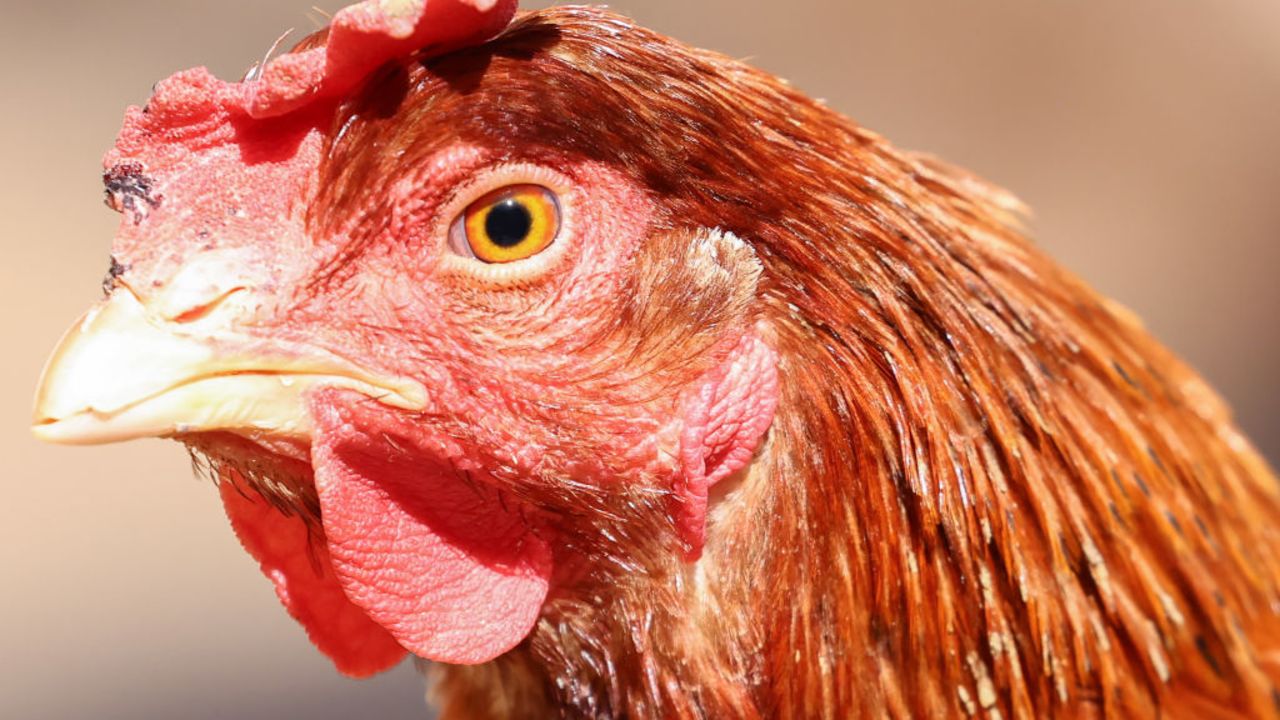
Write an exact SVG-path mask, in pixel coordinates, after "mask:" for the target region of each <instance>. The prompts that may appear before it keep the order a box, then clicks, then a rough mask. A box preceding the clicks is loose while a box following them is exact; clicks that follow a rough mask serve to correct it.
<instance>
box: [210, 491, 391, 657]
mask: <svg viewBox="0 0 1280 720" xmlns="http://www.w3.org/2000/svg"><path fill="white" fill-rule="evenodd" d="M219 490H220V492H221V494H222V503H223V506H224V507H225V508H226V511H227V517H228V518H229V519H230V520H231V526H232V528H234V529H235V532H236V536H237V537H239V538H240V542H241V544H243V545H244V548H245V550H248V551H249V554H250V555H252V556H253V557H254V558H255V559H256V560H257V561H258V563H259V564H260V565H261V566H262V572H263V573H264V574H265V575H266V576H267V578H268V579H270V580H271V582H272V583H273V584H274V585H275V588H276V596H277V597H279V598H280V602H281V603H282V604H283V605H284V607H285V609H286V610H288V611H289V614H290V615H292V616H293V618H294V619H295V620H297V621H298V622H299V623H301V624H302V626H303V627H304V628H305V629H306V631H307V635H308V636H309V637H310V638H311V642H313V643H314V644H315V646H316V647H317V648H319V649H320V651H321V652H323V653H324V654H325V655H328V656H329V657H330V658H331V659H332V660H333V663H334V665H335V666H337V668H338V671H339V672H342V673H343V674H345V675H350V676H352V677H367V676H369V675H373V674H376V673H379V672H382V671H384V670H388V669H390V668H391V667H393V666H395V665H396V663H398V662H400V660H401V659H402V658H404V656H405V650H404V648H402V647H400V644H399V643H397V642H396V640H395V638H393V637H391V635H390V633H388V632H387V631H386V630H384V629H382V627H380V626H379V625H378V624H377V623H375V622H373V621H372V620H370V619H369V616H368V615H367V614H365V612H364V611H363V610H361V609H360V608H359V607H356V606H355V605H354V604H352V602H351V601H350V600H348V599H347V596H346V594H344V593H343V591H342V587H341V586H340V585H339V584H338V581H337V579H336V578H335V577H334V575H333V568H332V566H331V565H330V562H329V551H328V549H327V548H326V547H325V546H324V543H322V542H312V538H311V535H310V533H309V532H308V530H307V526H306V523H304V522H303V521H302V520H301V519H299V518H297V517H290V516H286V515H284V514H282V513H281V512H280V511H279V510H276V509H275V508H274V507H272V506H271V505H270V504H269V503H267V501H265V500H263V499H262V498H261V497H259V496H258V494H257V493H256V492H255V491H253V490H251V489H248V488H246V487H244V484H243V482H241V481H239V479H238V478H235V477H230V478H225V479H224V481H223V482H222V484H221V486H220V488H219Z"/></svg>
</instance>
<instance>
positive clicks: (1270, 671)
mask: <svg viewBox="0 0 1280 720" xmlns="http://www.w3.org/2000/svg"><path fill="white" fill-rule="evenodd" d="M338 127H341V128H342V132H341V133H340V136H341V137H340V139H338V140H335V141H334V143H333V144H332V147H331V148H330V149H329V155H328V156H329V161H328V163H327V165H326V167H325V168H324V169H323V175H324V183H323V186H322V187H323V190H322V191H321V195H320V200H319V202H318V203H317V205H316V206H315V210H314V211H313V214H312V219H311V223H312V226H313V228H315V229H316V230H317V232H325V231H326V229H328V230H333V229H334V227H335V226H336V224H338V223H346V222H348V221H349V220H350V218H349V217H348V216H347V215H345V214H344V209H345V208H351V207H375V206H376V202H375V201H374V200H373V199H374V198H376V197H377V194H378V193H379V192H383V191H384V190H385V186H384V183H383V182H382V180H381V178H384V177H393V176H395V173H396V170H395V166H396V165H397V164H400V165H412V163H413V162H414V160H415V159H420V158H426V157H428V156H429V155H430V154H431V153H432V152H435V151H437V150H438V149H440V148H442V147H445V146H447V145H449V144H451V143H456V142H466V143H474V144H480V145H483V146H485V147H488V148H492V149H497V150H498V151H500V153H502V154H505V155H507V156H509V157H510V158H512V159H524V160H529V159H532V160H536V161H546V162H549V163H555V162H556V160H557V159H559V158H564V157H581V158H588V159H591V160H598V161H604V162H607V163H610V164H612V165H614V166H616V167H618V168H620V169H622V170H623V171H624V172H625V173H627V174H628V175H629V176H630V177H631V178H632V179H634V180H635V181H636V182H637V183H638V184H640V185H642V186H643V187H646V188H647V189H648V190H649V192H650V193H651V194H652V196H653V197H654V198H655V199H656V201H657V203H658V205H659V206H660V207H661V208H662V209H663V212H664V215H663V217H662V218H661V220H660V222H659V223H657V224H656V225H655V227H654V228H653V239H652V241H651V245H652V246H653V247H651V248H648V249H647V250H646V252H642V253H641V255H640V256H639V257H638V258H637V260H636V262H639V263H644V262H653V261H654V259H655V258H656V257H659V256H658V255H655V254H654V253H657V252H659V250H658V249H657V248H661V252H664V253H665V252H679V249H674V250H673V249H672V248H670V247H669V246H668V245H666V244H663V240H662V238H670V237H680V236H681V233H687V232H690V231H696V230H698V229H701V228H721V229H724V230H727V231H730V232H732V233H734V234H736V235H737V236H738V237H741V238H743V239H745V240H746V241H747V242H748V243H749V244H750V245H751V247H752V248H753V249H754V252H755V254H756V255H757V256H758V258H759V261H760V263H761V264H762V265H763V274H762V276H761V278H760V280H759V287H758V290H757V292H756V303H755V305H754V306H753V307H752V308H751V309H750V310H749V314H750V315H752V316H753V317H759V318H761V319H763V320H764V321H765V322H766V323H767V325H768V327H769V328H770V331H771V332H772V334H773V337H772V338H771V340H772V341H773V342H774V343H775V344H776V347H777V349H778V350H779V351H780V353H781V357H782V360H781V366H780V372H781V376H782V393H783V397H782V400H781V404H780V407H779V411H778V415H777V418H776V420H775V423H774V425H773V429H772V431H771V434H770V436H769V438H768V440H767V443H766V445H765V446H764V447H763V448H762V450H761V451H760V453H759V456H758V458H757V460H756V462H755V464H754V465H753V467H752V468H751V469H750V471H749V472H747V473H744V475H743V477H742V478H741V480H740V485H738V486H737V488H736V489H735V490H733V491H732V492H731V493H729V494H727V496H726V497H724V498H722V499H721V501H720V504H719V506H718V507H717V509H716V510H715V512H714V513H713V516H712V523H711V525H710V530H709V543H708V546H707V554H706V556H705V557H704V559H703V560H702V561H701V562H700V565H699V567H698V569H696V570H695V569H694V568H693V567H692V566H688V565H686V564H684V563H683V562H682V559H681V558H680V557H679V556H677V555H676V554H674V553H672V552H671V546H670V543H669V535H670V528H669V527H667V526H666V525H664V524H663V523H664V522H665V521H663V520H660V519H655V518H661V517H662V513H661V510H662V508H663V507H664V506H661V505H653V506H646V505H643V504H640V505H636V504H635V503H634V502H632V503H631V504H628V505H627V506H625V507H620V506H619V507H614V506H609V505H608V502H609V501H608V499H601V500H599V502H600V503H601V506H600V508H599V509H600V510H601V511H602V512H605V511H607V513H608V514H605V515H593V514H591V513H587V512H584V513H583V518H584V520H583V521H582V524H583V527H582V528H579V530H578V536H577V537H576V539H575V537H574V535H573V533H569V536H570V539H569V541H570V542H578V543H580V544H581V547H583V548H584V549H589V550H591V551H594V552H595V553H596V554H597V555H599V556H604V557H605V559H602V560H600V562H599V563H598V567H595V568H594V569H592V570H591V571H590V572H587V573H586V574H585V575H583V576H582V577H579V578H576V579H575V581H574V582H572V583H567V584H565V585H564V586H562V587H561V588H560V589H559V590H558V591H556V593H555V594H553V596H552V597H551V598H550V600H549V601H548V604H547V606H546V609H545V611H544V616H543V619H542V620H541V622H540V623H539V625H538V626H537V628H536V629H535V631H534V633H533V635H532V636H531V637H530V638H529V639H528V640H527V641H526V642H525V643H524V644H523V645H521V646H520V647H519V648H517V650H515V651H514V652H512V653H510V654H508V655H506V656H504V657H502V658H499V659H498V660H496V661H494V662H493V663H490V664H488V665H485V666H481V667H475V668H444V669H441V670H440V671H439V683H438V685H437V688H436V692H437V694H438V695H439V697H440V699H441V701H442V704H443V708H444V717H446V718H483V717H495V718H499V717H530V718H535V717H536V718H541V717H548V716H555V715H557V714H559V715H562V716H565V717H612V718H659V717H660V718H676V717H679V718H686V717H687V718H697V717H707V718H739V717H741V718H751V717H777V718H817V717H823V718H845V717H851V716H858V717H862V716H865V717H886V716H887V717H898V718H906V717H962V716H970V715H983V714H985V715H986V716H988V717H997V716H998V717H1017V718H1038V717H1079V716H1086V717H1088V716H1103V715H1105V716H1109V717H1154V716H1156V715H1160V716H1163V717H1188V718H1191V717H1196V718H1199V717H1262V716H1273V715H1276V714H1277V708H1278V707H1280V693H1277V691H1276V689H1275V687H1274V685H1273V683H1274V682H1275V681H1276V680H1277V679H1280V666H1278V665H1277V662H1278V661H1277V658H1278V657H1280V656H1278V655H1277V653H1278V652H1280V625H1278V622H1277V620H1278V615H1277V610H1278V609H1280V597H1278V595H1277V591H1278V588H1277V580H1278V579H1280V557H1278V556H1277V550H1278V549H1280V542H1278V541H1277V536H1276V533H1277V529H1276V528H1277V522H1278V521H1280V502H1278V498H1277V486H1276V478H1275V477H1274V476H1273V474H1272V473H1271V471H1270V470H1269V469H1268V468H1267V466H1266V465H1265V463H1264V461H1263V460H1262V459H1261V458H1260V457H1259V455H1258V454H1257V453H1256V452H1255V451H1254V449H1253V448H1252V447H1251V445H1250V444H1249V443H1248V441H1247V440H1246V439H1245V438H1244V437H1243V436H1242V435H1241V434H1240V432H1239V431H1238V430H1237V429H1236V427H1235V426H1234V424H1233V423H1232V421H1231V418H1230V415H1229V412H1228V410H1227V409H1226V408H1225V407H1224V405H1223V404H1222V402H1221V401H1220V400H1219V399H1218V397H1217V396H1216V395H1215V394H1214V393H1213V391H1212V390H1211V389H1209V388H1208V387H1207V386H1206V385H1205V384H1204V383H1203V381H1202V380H1200V378H1199V377H1198V376H1197V375H1196V374H1195V373H1194V372H1193V371H1191V370H1190V369H1188V368H1187V367H1186V366H1185V365H1183V364H1182V363H1181V362H1179V361H1178V360H1177V359H1176V358H1174V357H1173V356H1172V355H1171V354H1170V353H1169V352H1168V351H1167V350H1166V349H1165V348H1163V347H1162V346H1161V345H1159V344H1158V343H1157V342H1156V341H1154V340H1153V339H1152V338H1151V337H1150V336H1149V335H1148V334H1147V333H1146V332H1145V331H1144V330H1143V329H1142V327H1141V326H1140V325H1139V324H1138V323H1137V321H1136V320H1135V319H1134V318H1133V317H1132V316H1131V315H1130V314H1129V313H1128V312H1126V311H1125V310H1124V309H1122V308H1119V307H1118V306H1116V305H1115V304H1114V303H1111V302H1109V301H1108V300H1106V299H1104V298H1102V297H1100V296H1099V295H1098V294H1097V293H1095V292H1094V291H1093V290H1091V289H1090V288H1088V287H1087V286H1086V285H1084V284H1083V283H1082V282H1081V281H1079V280H1078V279H1077V278H1075V277H1074V276H1072V275H1071V274H1069V273H1068V272H1066V271H1065V270H1063V269H1062V268H1060V267H1059V266H1058V265H1056V264H1055V263H1054V262H1053V261H1051V260H1050V259H1048V258H1047V257H1046V256H1045V255H1044V254H1043V253H1042V252H1040V251H1039V250H1038V249H1036V248H1035V247H1034V246H1033V245H1032V244H1031V243H1030V242H1029V241H1028V240H1027V239H1026V238H1025V236H1024V235H1023V232H1022V229H1021V227H1020V225H1019V213H1020V208H1019V206H1018V204H1017V203H1016V201H1014V200H1012V199H1011V198H1009V197H1008V196H1007V195H1005V194H1003V193H1002V192H1000V191H998V190H994V189H992V188H990V187H988V186H986V185H984V184H983V183H982V182H981V181H979V180H977V179H975V178H973V177H972V176H969V175H967V174H965V173H962V172H960V171H958V170H954V169H951V168H949V167H947V166H945V165H943V164H941V163H939V162H937V161H935V160H932V159H929V158H925V157H921V156H916V155H911V154H907V153H903V152H901V151H898V150H896V149H894V148H893V147H891V146H890V145H889V144H888V143H887V142H885V141H884V140H883V139H881V138H880V137H878V136H876V135H874V134H873V133H870V132H868V131H866V130H864V129H862V128H860V127H858V126H857V125H855V124H853V123H852V122H851V121H849V120H848V119H846V118H844V117H841V116H840V115H837V114H836V113H833V112H831V111H830V110H828V109H826V108H824V107H823V106H821V105H820V104H818V103H816V102H814V101H812V100H810V99H809V98H807V97H805V96H803V95H802V94H800V93H798V92H796V91H794V90H792V89H790V88H789V87H788V86H786V85H785V84H784V83H782V82H780V81H779V80H777V79H776V78H773V77H771V76H769V75H767V74H765V73H762V72H760V71H757V70H754V69H752V68H750V67H748V66H746V65H743V64H741V63H738V62H735V61H732V60H729V59H727V58H724V57H721V56H719V55H715V54H711V53H707V52H703V51H698V50H692V49H690V48H687V47H685V46H683V45H679V44H677V43H675V42H673V41H671V40H669V39H667V38H664V37H662V36H659V35H656V34H654V33H651V32H648V31H646V30H643V29H641V28H638V27H636V26H634V25H633V24H631V23H630V22H629V21H626V20H624V19H621V18H619V17H617V16H614V15H611V14H608V13H606V12H603V11H597V10H587V9H574V8H562V9H556V10H549V11H544V12H538V13H530V14H526V15H524V16H522V17H520V18H519V19H518V20H517V21H516V22H515V24H514V25H513V26H512V27H511V28H509V29H508V30H507V31H506V32H505V33H504V34H503V35H502V36H501V37H499V38H498V39H496V40H494V41H492V42H490V43H488V44H486V45H484V46H481V47H478V48H474V49H470V50H465V51H461V52H457V53H453V54H451V55H449V56H446V57H443V58H437V59H433V60H430V61H428V62H427V63H426V64H425V65H421V64H414V65H411V66H408V67H399V66H397V67H395V68H392V69H388V70H386V71H385V72H383V73H381V74H380V75H379V76H378V77H377V78H375V79H374V80H372V81H371V82H370V84H369V85H368V86H367V87H366V88H365V89H364V90H363V91H362V94H361V95H360V96H359V97H357V98H354V99H352V100H351V101H350V102H349V103H347V105H346V107H345V108H344V109H343V111H342V113H341V116H340V117H339V118H338V121H337V122H336V124H335V128H338ZM337 135H339V133H335V136H337ZM387 148H395V149H396V152H387V151H386V149H387ZM375 149H377V150H378V151H376V152H375V151H373V150H375ZM353 234H354V235H356V236H357V237H358V235H359V232H358V231H357V232H355V233H353ZM352 251H353V252H356V251H358V246H357V247H356V248H354V249H353V250H352ZM681 282H683V281H677V282H671V283H667V284H666V285H665V286H664V287H663V288H662V289H661V290H660V291H654V292H650V293H647V294H646V293H638V295H637V300H636V303H639V304H642V305H643V304H645V303H648V304H650V305H649V307H647V308H646V307H638V308H637V309H636V312H635V316H636V317H640V316H646V310H649V311H652V310H653V308H659V309H661V312H660V313H654V312H649V313H648V315H649V316H656V315H660V316H661V317H663V318H665V319H666V320H665V321H666V322H668V323H670V327H668V328H665V329H664V328H654V329H653V332H655V333H659V334H661V333H664V332H670V333H672V335H671V337H672V338H675V340H673V341H672V352H671V355H670V357H669V360H667V362H671V363H675V362H680V361H683V360H685V359H687V358H688V357H690V356H691V355H693V354H694V353H690V352H679V351H680V350H688V349H689V348H690V347H692V346H691V345H690V343H693V344H695V345H696V343H697V342H700V341H702V340H705V338H699V337H696V333H695V334H693V335H694V336H688V335H689V334H688V333H686V335H685V336H681V335H680V333H679V332H678V331H677V330H672V328H680V327H685V326H687V324H688V323H691V322H692V320H693V319H694V318H697V317H702V316H700V315H699V313H703V314H704V316H705V313H706V312H707V307H706V306H699V304H698V302H696V300H697V296H696V294H695V293H692V292H691V290H690V288H691V287H693V285H692V283H695V282H696V279H690V280H689V281H688V282H689V283H691V284H689V285H681ZM691 300H692V301H691ZM707 302H711V301H710V300H708V301H707ZM714 309H715V308H712V310H714ZM735 312H739V313H740V312H747V311H741V310H738V311H735ZM704 319H705V318H704ZM724 320H725V321H726V322H730V321H732V322H737V321H739V320H743V318H736V319H735V317H726V318H725V319H724ZM682 324H683V325H682ZM663 337H666V335H663ZM545 492H547V493H552V492H554V490H553V489H546V490H545ZM526 499H527V500H529V501H530V502H532V503H534V504H538V505H545V506H552V505H555V501H556V500H562V499H563V498H552V497H551V496H550V495H548V496H546V497H542V498H539V497H530V498H526ZM602 517H604V518H608V522H607V523H606V524H608V525H609V526H610V528H611V530H613V531H614V532H613V534H610V535H608V537H607V538H606V536H605V535H604V534H602V533H601V532H600V528H599V527H597V526H598V525H599V524H601V522H602V521H601V518H602ZM618 538H622V539H623V540H618ZM608 556H612V557H613V558H614V559H613V560H612V561H610V560H608Z"/></svg>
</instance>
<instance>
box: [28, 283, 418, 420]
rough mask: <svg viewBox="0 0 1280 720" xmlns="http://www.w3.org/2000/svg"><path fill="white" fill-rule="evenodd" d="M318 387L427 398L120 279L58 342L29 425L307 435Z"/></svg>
mask: <svg viewBox="0 0 1280 720" xmlns="http://www.w3.org/2000/svg"><path fill="white" fill-rule="evenodd" d="M316 387H336V388H345V389H350V390H355V391H358V392H360V393H363V394H365V395H368V396H370V397H372V398H375V399H377V400H379V401H380V402H382V403H385V404H387V405H390V406H393V407H397V408H403V409H407V410H420V409H422V408H423V407H425V405H426V401H427V393H426V389H425V388H424V387H423V386H422V385H421V384H420V383H418V382H416V381H414V380H410V379H406V378H399V377H388V376H385V375H380V374H377V373H374V372H371V371H369V370H367V369H364V368H361V367H360V366H358V365H356V364H355V363H352V362H350V361H348V360H345V359H343V358H341V357H338V356H337V355H334V354H333V353H330V352H328V351H324V350H321V349H318V348H314V347H310V346H300V345H297V344H290V343H283V342H275V341H263V340H259V339H254V338H250V337H247V336H244V335H240V334H236V333H233V332H231V331H228V330H227V329H225V327H223V326H222V325H221V324H220V323H214V324H209V323H203V322H191V323H184V322H179V321H175V320H170V319H166V318H165V317H163V315H162V314H160V313H156V312H150V311H149V310H148V308H147V307H146V306H144V305H143V303H142V302H141V301H140V300H139V299H138V298H137V296H135V295H134V294H133V293H132V292H129V291H128V289H127V288H124V287H121V288H119V289H118V290H117V291H116V292H115V293H113V294H112V296H111V297H110V298H109V299H108V300H106V301H105V302H103V303H102V304H100V305H98V306H97V307H95V308H94V309H93V310H91V311H89V312H88V313H87V314H86V315H85V316H84V317H83V318H81V319H80V321H79V322H78V323H76V324H75V326H73V327H72V328H71V329H70V330H69V331H68V332H67V333H66V335H65V336H64V337H63V338H62V341H61V342H60V343H59V344H58V347H57V349H55V350H54V352H53V357H52V358H50V360H49V363H48V365H47V366H46V367H45V370H44V375H43V377H42V378H41V380H40V387H39V389H38V390H37V391H36V404H35V418H34V421H33V422H34V427H33V428H32V429H33V432H34V433H35V435H36V437H38V438H40V439H41V440H46V441H49V442H57V443H66V444H85V445H87V444H97V443H108V442H117V441H120V440H129V439H133V438H141V437H163V436H173V435H182V434H187V433H194V432H208V431H215V430H218V431H230V432H238V433H241V434H246V435H250V436H262V435H266V436H272V437H281V438H292V439H300V440H304V439H306V438H308V437H309V436H310V423H309V420H308V415H307V413H306V407H305V402H304V396H305V394H306V393H307V391H308V390H311V389H313V388H316Z"/></svg>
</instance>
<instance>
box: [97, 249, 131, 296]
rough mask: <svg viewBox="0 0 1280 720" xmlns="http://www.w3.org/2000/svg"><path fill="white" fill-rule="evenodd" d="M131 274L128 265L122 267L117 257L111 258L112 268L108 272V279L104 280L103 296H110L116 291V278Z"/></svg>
mask: <svg viewBox="0 0 1280 720" xmlns="http://www.w3.org/2000/svg"><path fill="white" fill-rule="evenodd" d="M126 272H129V266H128V265H121V264H120V261H119V260H117V259H116V256H115V255H112V256H111V268H110V269H109V270H107V275H106V277H104V278H102V294H103V295H110V294H111V291H112V290H115V289H116V278H119V277H120V276H121V275H124V274H125V273H126Z"/></svg>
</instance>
